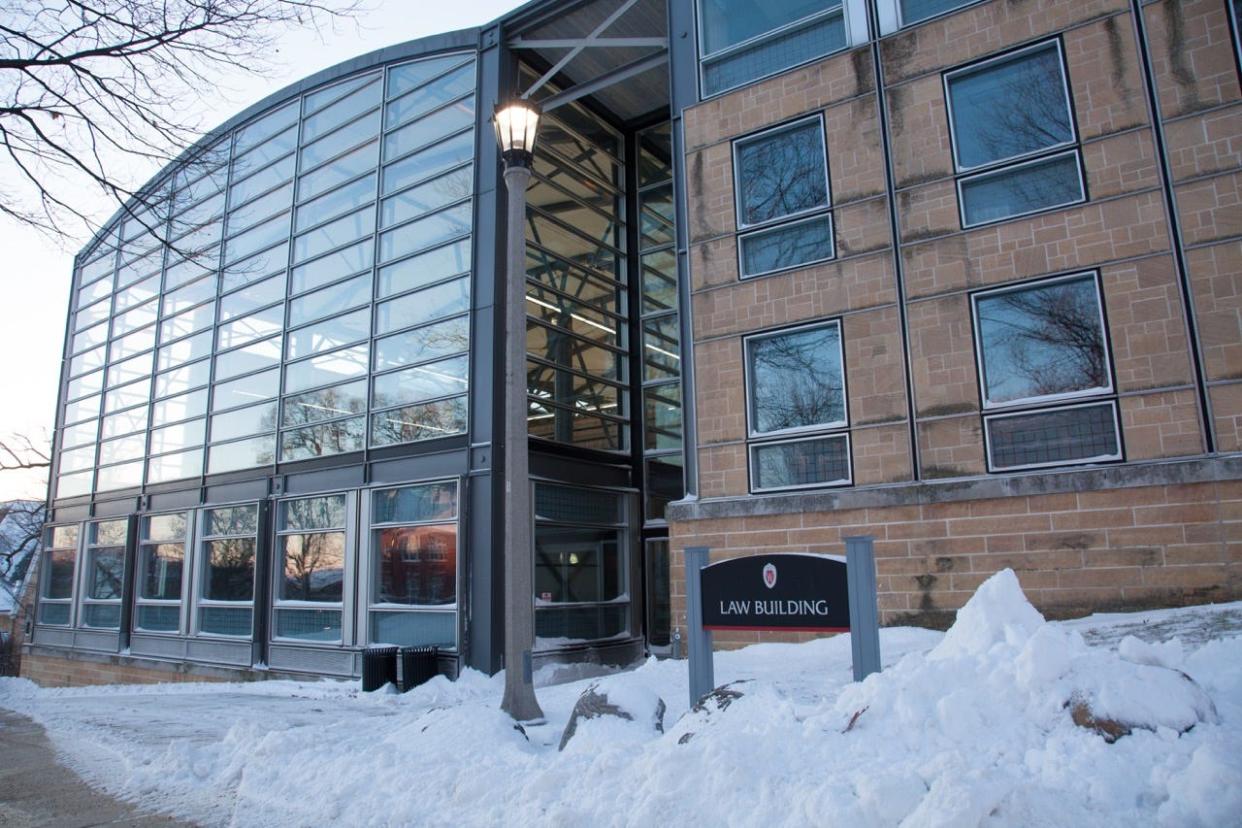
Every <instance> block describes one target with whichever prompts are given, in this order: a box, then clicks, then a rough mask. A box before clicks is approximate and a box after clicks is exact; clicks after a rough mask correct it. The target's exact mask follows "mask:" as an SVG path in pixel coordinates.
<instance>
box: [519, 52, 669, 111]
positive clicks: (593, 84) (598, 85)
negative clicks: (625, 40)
mask: <svg viewBox="0 0 1242 828" xmlns="http://www.w3.org/2000/svg"><path fill="white" fill-rule="evenodd" d="M664 63H668V52H657V53H656V54H654V55H648V56H647V57H642V58H639V59H638V60H635V61H631V62H629V63H627V64H625V65H624V66H618V67H617V68H616V69H613V70H612V71H611V72H607V73H605V74H603V75H600V76H599V77H598V78H595V79H594V80H591V81H587V82H586V83H580V84H578V85H577V86H571V87H569V88H568V89H566V90H565V91H564V92H558V93H556V94H555V95H553V96H551V97H549V98H545V99H544V100H543V101H542V102H540V104H539V107H540V108H541V109H542V110H543V111H544V112H551V111H552V110H554V109H556V108H558V107H561V106H564V105H565V104H567V103H572V102H573V101H576V100H578V99H579V98H585V97H586V96H587V95H593V94H595V93H596V92H598V91H599V90H601V89H606V88H607V87H609V86H612V85H613V84H614V83H620V82H621V81H623V80H627V79H629V78H632V77H634V76H635V75H641V74H642V73H643V72H646V71H647V70H648V69H654V68H655V67H657V66H660V65H661V64H664Z"/></svg>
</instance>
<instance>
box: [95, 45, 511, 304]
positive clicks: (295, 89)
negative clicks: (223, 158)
mask: <svg viewBox="0 0 1242 828" xmlns="http://www.w3.org/2000/svg"><path fill="white" fill-rule="evenodd" d="M494 25H495V24H494V23H490V24H485V25H483V26H474V27H471V28H468V29H458V30H456V31H452V32H441V33H439V34H434V35H428V36H427V37H420V38H418V39H416V40H407V41H405V42H404V43H396V44H393V45H392V46H384V47H383V48H380V49H376V50H374V51H371V52H367V53H366V54H363V55H359V56H358V57H354V58H350V59H349V60H345V61H342V62H340V63H338V64H336V65H334V66H329V67H328V68H326V69H321V70H319V71H318V72H316V73H315V74H313V75H308V76H307V77H305V78H302V79H301V80H298V81H294V82H293V83H291V84H289V85H288V86H285V87H283V88H281V89H279V90H277V91H275V92H273V93H271V94H270V95H267V96H265V97H264V98H262V99H261V100H259V101H256V102H255V103H253V104H251V105H250V106H248V107H246V108H245V109H243V110H242V111H241V112H238V113H237V114H236V115H234V116H232V117H231V118H229V119H228V120H227V121H225V122H224V123H222V124H219V125H218V126H216V127H214V128H213V129H211V130H209V131H208V132H206V133H204V134H203V135H202V137H200V138H199V139H198V140H197V141H195V142H194V143H193V144H191V145H190V146H188V147H186V148H185V149H183V150H182V151H181V152H180V153H178V154H177V157H176V158H173V159H172V160H171V161H169V162H168V163H167V164H165V165H164V166H163V167H161V168H160V170H159V172H157V173H156V174H155V175H153V176H151V177H150V178H149V179H147V181H146V183H145V184H143V185H142V186H141V187H139V188H138V190H137V194H139V195H141V194H143V193H148V192H150V191H151V190H152V189H154V188H155V187H156V186H158V185H159V184H161V183H163V182H164V181H165V180H167V178H168V176H170V175H172V174H173V173H174V172H175V171H176V170H177V169H178V168H179V167H180V166H181V165H182V163H184V162H185V161H187V160H189V159H190V158H191V157H193V156H194V154H195V153H197V152H198V151H200V150H202V149H205V148H206V147H207V146H208V145H210V144H212V143H213V142H215V141H216V140H218V139H219V138H221V137H222V136H224V135H226V134H228V133H229V132H231V131H232V130H233V129H235V128H237V127H239V126H241V125H242V124H243V123H245V122H246V121H249V120H250V119H252V118H254V117H255V116H257V115H260V114H262V113H263V112H265V111H267V110H268V109H271V108H272V107H274V106H276V105H277V104H280V103H283V102H285V101H287V100H289V99H290V98H293V97H295V96H297V95H301V94H302V93H303V92H306V91H308V90H310V89H313V88H315V87H317V86H322V85H323V84H325V83H328V82H330V81H333V80H336V79H337V78H343V77H347V76H349V75H352V74H355V73H356V72H360V71H362V70H364V69H369V68H371V67H374V66H382V65H385V64H388V63H392V62H394V61H397V60H401V59H403V58H413V57H419V56H422V55H431V54H435V53H436V52H447V51H451V50H454V49H473V50H475V51H478V49H479V38H480V34H481V32H482V31H483V30H484V29H487V28H491V27H492V26H494ZM131 198H132V197H131ZM128 203H129V200H128V199H127V200H126V204H128ZM126 212H127V210H126V207H125V206H121V207H118V208H117V209H116V211H115V212H113V214H112V215H111V216H109V217H108V220H107V221H105V222H103V224H101V225H100V227H99V229H98V230H96V231H95V233H94V235H92V236H91V238H90V240H89V241H88V242H86V244H84V245H82V247H81V248H79V250H78V252H77V253H75V254H74V257H73V266H74V270H75V271H76V269H77V267H78V265H79V264H81V260H82V257H83V254H84V253H86V252H87V251H90V250H91V249H92V248H94V247H95V246H96V245H97V244H98V243H99V241H100V239H101V238H102V237H103V236H104V235H106V234H107V232H108V231H109V230H111V229H112V228H113V227H115V226H116V223H117V222H118V221H119V220H120V219H121V217H122V216H123V215H124V214H125V213H126ZM70 278H71V279H72V278H73V276H72V275H71V277H70ZM71 290H72V284H71Z"/></svg>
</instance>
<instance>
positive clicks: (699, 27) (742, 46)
mask: <svg viewBox="0 0 1242 828" xmlns="http://www.w3.org/2000/svg"><path fill="white" fill-rule="evenodd" d="M852 5H854V4H853V3H852V2H851V0H840V5H839V6H837V7H835V8H831V9H824V10H822V11H818V12H814V13H812V14H809V15H806V16H805V17H801V18H799V19H797V20H793V21H790V22H789V23H785V24H783V25H781V26H777V27H776V28H775V29H769V30H768V31H766V32H762V33H760V34H757V35H754V36H752V37H749V38H747V39H746V40H742V41H739V42H737V43H733V44H730V45H729V46H726V47H723V48H720V49H717V50H716V51H714V52H711V53H707V52H705V50H704V48H703V44H704V42H705V40H704V37H703V2H702V0H694V21H695V34H696V36H697V37H696V40H697V44H698V47H699V48H698V49H697V50H696V51H697V57H698V66H697V67H696V70H697V74H698V79H697V80H698V92H699V100H701V101H706V100H710V99H711V98H716V97H719V96H721V95H724V94H727V93H729V92H732V91H733V90H735V89H741V88H743V87H746V86H750V85H751V84H753V83H758V82H759V81H761V80H765V79H767V78H770V77H775V76H776V75H780V74H783V73H784V72H788V71H791V70H793V69H797V68H798V67H800V66H805V65H807V64H808V63H814V62H815V61H817V60H822V59H823V58H825V57H827V56H828V55H834V54H838V53H839V52H841V51H845V50H848V49H849V48H850V46H852V45H856V44H855V37H854V32H853V29H852V27H851V25H850V17H851V15H850V14H849V13H848V11H847V7H848V6H852ZM837 14H840V15H841V18H842V22H843V24H844V27H845V47H844V48H843V49H839V50H837V51H835V52H827V53H825V54H822V55H815V56H813V57H810V58H807V59H806V60H803V61H799V62H798V63H795V64H794V65H792V66H788V67H785V68H784V69H778V70H776V71H774V72H768V73H767V74H764V75H760V76H758V77H754V78H749V79H748V80H746V81H745V82H744V83H739V84H736V85H734V86H730V87H726V88H724V89H718V90H716V91H715V92H712V93H711V94H708V93H707V91H706V90H705V89H704V87H703V64H704V63H710V62H712V61H714V60H719V59H721V58H724V57H728V56H729V55H731V54H736V53H738V52H742V51H746V50H748V49H752V48H754V47H756V46H759V45H761V44H763V43H765V42H767V41H769V40H774V39H776V38H779V37H782V36H784V35H786V34H789V33H791V32H795V31H798V30H799V29H806V28H810V27H811V26H813V25H815V24H816V23H819V22H820V21H823V20H827V19H828V18H830V17H833V16H835V15H837ZM864 17H865V16H864ZM864 28H865V23H864Z"/></svg>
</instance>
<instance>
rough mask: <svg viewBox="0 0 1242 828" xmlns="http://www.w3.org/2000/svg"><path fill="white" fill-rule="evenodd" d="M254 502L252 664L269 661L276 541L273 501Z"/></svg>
mask: <svg viewBox="0 0 1242 828" xmlns="http://www.w3.org/2000/svg"><path fill="white" fill-rule="evenodd" d="M255 506H256V508H257V510H258V512H257V515H256V518H257V521H256V522H257V524H258V525H257V526H256V527H255V529H256V532H255V550H254V593H253V595H252V596H251V598H252V600H251V604H250V606H251V612H252V615H251V619H250V620H251V640H250V659H251V663H252V664H267V663H268V640H269V639H270V637H271V636H270V632H271V613H272V603H273V602H272V581H273V577H272V576H273V572H272V568H273V565H274V562H273V557H274V555H273V547H274V545H275V541H274V533H273V532H272V501H271V500H269V499H266V498H265V499H263V500H259V501H258V502H257V503H256V504H255ZM200 547H201V545H200Z"/></svg>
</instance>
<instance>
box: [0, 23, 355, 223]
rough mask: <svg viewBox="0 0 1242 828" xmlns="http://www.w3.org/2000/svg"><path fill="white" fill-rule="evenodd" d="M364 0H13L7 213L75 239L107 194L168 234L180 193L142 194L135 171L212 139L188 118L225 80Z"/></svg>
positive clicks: (3, 92)
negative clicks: (289, 31) (95, 199)
mask: <svg viewBox="0 0 1242 828" xmlns="http://www.w3.org/2000/svg"><path fill="white" fill-rule="evenodd" d="M359 3H360V0H8V2H7V3H5V4H4V10H3V11H0V181H3V182H4V184H3V185H0V215H4V216H7V217H9V218H11V219H14V220H16V221H17V222H19V223H22V224H25V225H27V226H30V227H36V228H39V229H41V230H43V231H46V232H48V233H49V234H51V235H53V236H54V237H57V238H60V239H62V240H69V239H72V238H74V237H75V236H77V235H78V234H79V233H80V232H81V231H82V230H93V229H94V223H93V219H92V216H91V213H92V210H91V209H90V208H89V207H88V206H87V204H88V199H89V198H90V197H91V196H92V195H94V194H102V195H103V196H105V197H107V198H108V199H109V200H112V201H114V202H115V203H117V204H118V205H124V206H125V209H126V210H127V212H128V213H129V214H130V216H131V217H133V218H134V220H136V221H138V222H139V223H140V224H142V225H144V226H145V227H146V229H147V230H148V231H149V232H151V233H152V234H153V235H155V236H157V237H158V238H161V239H165V238H166V236H165V235H164V228H163V226H162V222H163V218H164V217H165V216H167V214H168V211H167V209H166V206H165V205H164V202H165V201H166V200H167V198H169V195H168V192H164V193H160V192H141V193H140V192H136V191H135V190H134V189H132V188H131V187H130V185H129V184H128V183H127V182H128V180H129V179H130V178H131V177H133V174H134V173H136V172H141V171H142V170H145V169H147V168H150V167H154V166H159V165H161V164H163V163H166V162H167V161H169V160H171V159H172V158H173V157H175V156H176V155H177V154H178V153H180V152H181V150H182V149H183V148H184V147H186V146H188V145H190V144H192V143H193V142H194V141H195V140H197V139H198V137H199V135H200V131H199V124H198V123H196V122H195V121H194V119H193V118H192V117H191V116H190V115H188V114H187V113H190V112H193V111H194V110H195V107H194V105H193V104H194V100H195V99H196V98H197V97H198V96H199V95H200V94H202V92H203V91H204V90H212V89H216V88H217V86H218V81H219V78H220V77H221V76H224V75H226V74H233V73H236V72H239V71H240V72H252V73H253V72H263V71H265V70H267V69H268V68H269V67H271V65H272V62H273V58H274V57H275V56H276V55H277V54H278V51H277V50H276V49H275V48H274V44H275V39H276V36H277V34H278V33H279V32H280V30H281V29H284V28H287V27H290V26H314V27H320V28H322V27H323V26H325V25H329V24H335V23H337V22H339V21H341V20H342V19H344V18H346V17H348V16H350V15H352V14H354V13H355V12H356V11H357V10H358V9H359ZM137 177H145V176H137ZM169 192H170V191H169Z"/></svg>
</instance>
